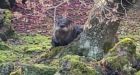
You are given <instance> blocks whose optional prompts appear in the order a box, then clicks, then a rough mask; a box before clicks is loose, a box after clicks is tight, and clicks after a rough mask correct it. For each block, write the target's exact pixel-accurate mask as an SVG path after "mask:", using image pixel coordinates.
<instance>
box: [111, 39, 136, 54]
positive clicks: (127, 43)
mask: <svg viewBox="0 0 140 75" xmlns="http://www.w3.org/2000/svg"><path fill="white" fill-rule="evenodd" d="M117 48H121V49H122V50H123V48H125V50H127V51H126V52H128V53H130V54H132V55H133V54H135V53H136V45H135V43H134V41H133V40H132V39H131V38H124V39H122V40H121V41H120V42H118V43H117V44H116V45H115V46H114V47H113V48H112V49H111V50H110V52H115V51H116V50H117ZM112 54H113V53H112Z"/></svg>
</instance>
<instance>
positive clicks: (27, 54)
mask: <svg viewBox="0 0 140 75" xmlns="http://www.w3.org/2000/svg"><path fill="white" fill-rule="evenodd" d="M49 48H51V39H50V36H44V35H39V34H35V35H24V34H18V35H16V36H15V38H14V39H9V40H8V41H7V42H3V41H0V63H2V62H8V61H21V62H27V61H30V60H31V59H32V58H35V57H37V55H38V54H40V53H42V52H45V51H47V50H48V49H49Z"/></svg>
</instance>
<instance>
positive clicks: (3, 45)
mask: <svg viewBox="0 0 140 75" xmlns="http://www.w3.org/2000/svg"><path fill="white" fill-rule="evenodd" d="M9 49H10V47H9V46H8V45H7V44H6V43H5V42H3V41H0V50H9Z"/></svg>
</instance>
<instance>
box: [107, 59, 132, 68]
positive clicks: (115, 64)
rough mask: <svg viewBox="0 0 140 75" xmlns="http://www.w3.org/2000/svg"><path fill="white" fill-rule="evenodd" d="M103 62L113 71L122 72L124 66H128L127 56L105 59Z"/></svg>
mask: <svg viewBox="0 0 140 75" xmlns="http://www.w3.org/2000/svg"><path fill="white" fill-rule="evenodd" d="M105 61H106V62H107V63H108V65H110V67H111V68H112V69H114V70H122V69H123V67H124V66H125V65H129V59H128V58H127V56H112V57H106V58H105Z"/></svg>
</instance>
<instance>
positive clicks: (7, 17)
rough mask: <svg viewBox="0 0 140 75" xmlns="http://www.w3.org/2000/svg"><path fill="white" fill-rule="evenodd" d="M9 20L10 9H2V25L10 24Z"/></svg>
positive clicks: (10, 18)
mask: <svg viewBox="0 0 140 75" xmlns="http://www.w3.org/2000/svg"><path fill="white" fill-rule="evenodd" d="M11 20H12V13H11V11H10V10H5V11H4V25H11ZM8 27H9V26H8Z"/></svg>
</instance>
